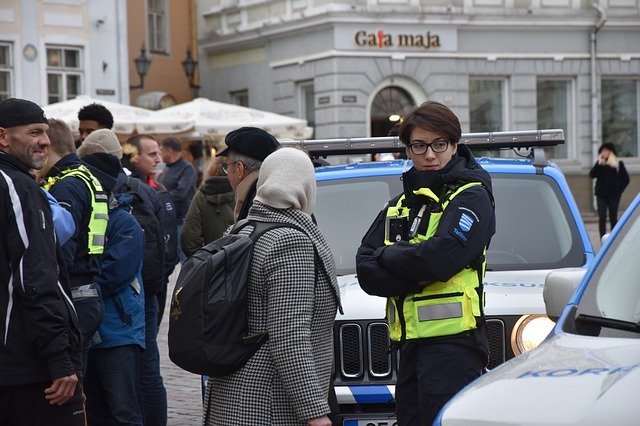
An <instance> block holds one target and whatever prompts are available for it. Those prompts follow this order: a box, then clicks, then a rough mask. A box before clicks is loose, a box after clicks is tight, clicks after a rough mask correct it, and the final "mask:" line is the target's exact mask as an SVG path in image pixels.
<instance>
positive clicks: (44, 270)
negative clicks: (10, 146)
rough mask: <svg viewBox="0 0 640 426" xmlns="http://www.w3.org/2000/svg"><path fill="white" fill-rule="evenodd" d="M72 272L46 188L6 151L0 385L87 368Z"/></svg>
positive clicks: (0, 231)
mask: <svg viewBox="0 0 640 426" xmlns="http://www.w3.org/2000/svg"><path fill="white" fill-rule="evenodd" d="M65 274H66V268H65V265H64V260H63V258H62V252H61V251H60V249H59V246H58V245H57V243H56V241H55V233H54V229H53V221H52V218H51V210H50V208H49V204H48V202H47V198H46V196H45V194H44V193H43V192H42V191H41V190H40V188H39V187H38V185H37V184H36V183H35V181H34V179H33V177H32V176H31V175H30V174H29V172H28V170H27V169H26V168H25V166H24V165H23V164H22V163H20V162H18V161H17V160H16V159H15V158H13V157H11V156H9V155H7V154H5V153H3V152H1V151H0V317H1V318H4V321H3V322H2V327H1V328H0V366H1V368H0V386H13V385H19V384H28V383H37V382H51V381H52V380H54V379H57V378H60V377H64V376H68V375H71V374H77V375H78V376H80V375H81V371H82V369H81V357H80V352H81V342H80V340H81V337H80V332H79V330H78V327H77V316H76V313H75V310H74V308H73V304H72V302H71V292H70V287H69V282H68V279H67V277H66V275H65ZM43 397H44V395H43Z"/></svg>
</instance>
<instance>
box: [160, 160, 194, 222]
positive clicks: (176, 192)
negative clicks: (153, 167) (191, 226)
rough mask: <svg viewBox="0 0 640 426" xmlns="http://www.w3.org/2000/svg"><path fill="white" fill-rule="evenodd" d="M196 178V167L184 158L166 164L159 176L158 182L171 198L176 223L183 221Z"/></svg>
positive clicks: (192, 194)
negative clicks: (174, 209)
mask: <svg viewBox="0 0 640 426" xmlns="http://www.w3.org/2000/svg"><path fill="white" fill-rule="evenodd" d="M197 179H198V176H197V174H196V169H195V168H194V167H193V165H192V164H191V163H190V162H188V161H187V160H185V159H184V158H180V159H179V160H178V161H176V162H175V163H172V164H167V166H166V167H165V169H164V172H162V175H161V176H160V179H159V181H160V183H161V184H163V185H164V186H165V187H166V188H167V191H169V194H171V198H172V199H173V204H174V206H175V208H176V219H177V221H178V225H180V224H182V222H184V218H185V216H186V215H187V211H188V210H189V204H190V203H191V199H192V198H193V196H194V195H195V193H196V182H197Z"/></svg>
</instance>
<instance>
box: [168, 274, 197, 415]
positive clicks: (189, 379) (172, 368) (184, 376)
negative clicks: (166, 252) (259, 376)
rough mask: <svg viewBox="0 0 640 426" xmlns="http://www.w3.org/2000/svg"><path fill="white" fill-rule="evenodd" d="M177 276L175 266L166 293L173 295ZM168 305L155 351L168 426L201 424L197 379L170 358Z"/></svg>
mask: <svg viewBox="0 0 640 426" xmlns="http://www.w3.org/2000/svg"><path fill="white" fill-rule="evenodd" d="M179 273H180V265H178V266H177V267H176V269H175V270H174V271H173V274H171V277H170V279H169V289H168V294H169V295H171V294H172V293H173V287H174V286H175V283H176V279H177V278H178V274H179ZM169 303H170V296H167V305H166V308H165V311H164V316H163V318H162V324H161V325H160V332H159V333H158V349H159V350H160V372H161V374H162V377H163V379H164V385H165V387H166V388H167V402H168V416H167V417H168V418H167V424H168V426H186V425H201V424H202V391H201V388H200V376H198V375H195V374H192V373H189V372H187V371H184V370H182V369H180V368H179V367H177V366H176V365H175V364H174V363H172V362H171V360H170V359H169V353H168V347H167V332H168V330H169Z"/></svg>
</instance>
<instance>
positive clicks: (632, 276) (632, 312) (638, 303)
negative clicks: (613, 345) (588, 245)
mask: <svg viewBox="0 0 640 426" xmlns="http://www.w3.org/2000/svg"><path fill="white" fill-rule="evenodd" d="M639 217H640V208H637V209H636V210H635V212H634V213H633V214H632V216H631V217H630V218H629V220H628V221H626V222H625V224H624V226H623V227H622V228H621V229H620V233H619V234H618V237H616V238H615V239H614V240H613V241H612V242H611V247H610V248H609V249H608V250H607V252H606V253H605V255H604V258H603V259H602V261H601V262H600V263H599V264H598V266H597V268H596V270H595V271H594V273H593V276H592V277H591V279H590V280H589V283H588V284H587V289H586V290H585V293H584V295H583V296H582V298H581V300H580V303H579V305H578V311H577V315H578V317H587V318H591V319H592V321H590V322H591V323H592V324H597V323H599V325H600V326H604V327H602V330H600V329H599V328H600V327H598V330H597V332H596V333H593V334H599V335H601V336H602V335H613V336H617V335H621V334H625V331H624V330H625V329H626V330H633V329H635V330H636V331H635V332H634V334H635V335H636V336H638V334H637V333H638V331H639V330H640V329H639V325H640V262H639V261H638V253H640V219H639ZM594 319H595V320H594ZM597 319H606V320H608V321H599V322H598V321H596V320H597ZM625 324H627V325H628V326H627V327H625Z"/></svg>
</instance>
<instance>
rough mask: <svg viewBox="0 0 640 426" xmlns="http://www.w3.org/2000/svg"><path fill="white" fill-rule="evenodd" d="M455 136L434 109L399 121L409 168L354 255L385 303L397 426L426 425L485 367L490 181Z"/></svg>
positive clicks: (440, 109)
mask: <svg viewBox="0 0 640 426" xmlns="http://www.w3.org/2000/svg"><path fill="white" fill-rule="evenodd" d="M461 134H462V132H461V128H460V122H459V120H458V118H457V117H456V115H455V114H454V113H453V112H452V111H451V110H450V109H449V108H447V107H446V106H445V105H442V104H440V103H438V102H426V103H424V104H422V105H421V106H420V107H418V108H416V109H415V110H414V111H412V112H411V113H409V114H408V115H407V116H406V117H405V119H404V121H403V123H402V125H401V127H400V132H399V136H400V140H401V141H402V142H403V143H404V144H405V145H406V152H407V155H408V156H409V158H410V159H411V160H412V161H413V167H412V168H411V169H409V170H408V171H406V172H405V173H403V175H402V180H403V186H404V192H403V193H402V194H400V195H399V196H397V197H395V198H394V199H392V200H391V201H389V203H388V204H387V206H386V208H385V209H384V210H382V211H381V212H380V214H379V215H378V217H377V218H376V219H375V220H374V222H373V224H372V225H371V227H370V229H369V230H368V231H367V233H366V234H365V236H364V237H363V240H362V244H361V246H360V248H359V249H358V253H357V256H356V263H357V272H358V278H359V282H360V286H361V287H362V289H363V290H364V291H365V292H367V293H368V294H371V295H376V296H382V297H387V320H388V322H389V328H390V336H391V340H392V341H393V342H394V343H395V344H396V346H397V347H398V348H399V350H400V365H399V371H398V380H397V384H396V410H397V413H396V414H397V418H398V424H399V425H402V426H404V425H427V424H428V425H430V424H431V423H432V422H433V420H434V419H435V417H436V416H437V414H438V412H439V410H440V408H442V406H443V405H444V404H445V403H446V402H447V401H448V400H449V399H450V398H451V397H452V396H453V395H454V394H455V393H456V392H458V391H459V390H460V389H461V388H462V387H464V386H465V385H467V384H468V383H470V382H471V381H472V380H474V379H475V378H477V377H478V376H480V375H481V374H482V371H483V369H484V368H485V366H486V365H487V363H488V355H489V354H488V338H487V332H486V327H485V318H484V313H483V305H484V293H483V288H482V280H483V277H484V272H485V257H484V254H485V251H486V248H487V246H488V244H489V241H490V239H491V236H492V235H493V234H494V232H495V214H494V205H493V196H492V191H491V178H490V176H489V174H488V173H487V172H486V171H485V170H484V169H482V168H481V167H480V166H479V165H478V163H476V161H475V159H474V157H473V155H472V154H471V152H470V151H469V149H468V148H467V147H466V146H465V145H461V144H458V141H459V140H460V137H461Z"/></svg>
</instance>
